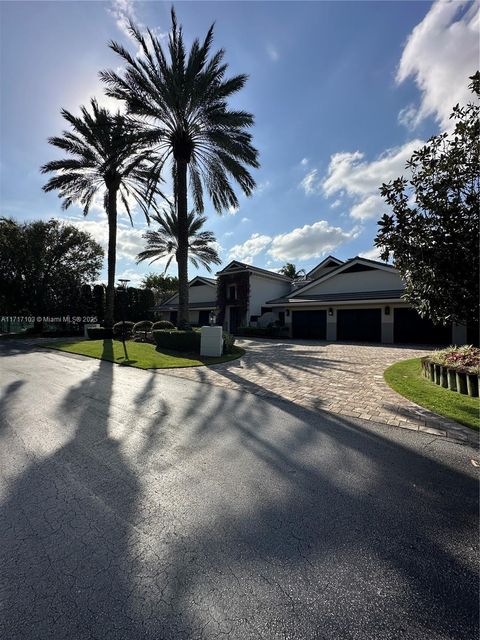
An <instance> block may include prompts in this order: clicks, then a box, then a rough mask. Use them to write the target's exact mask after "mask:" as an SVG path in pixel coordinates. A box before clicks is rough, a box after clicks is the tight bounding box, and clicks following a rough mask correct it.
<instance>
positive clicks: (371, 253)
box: [359, 247, 381, 260]
mask: <svg viewBox="0 0 480 640" xmlns="http://www.w3.org/2000/svg"><path fill="white" fill-rule="evenodd" d="M359 255H360V257H361V258H367V260H381V258H380V249H379V248H378V247H373V249H369V250H368V251H363V252H362V253H360V254H359Z"/></svg>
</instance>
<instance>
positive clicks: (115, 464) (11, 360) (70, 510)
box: [0, 344, 478, 640]
mask: <svg viewBox="0 0 480 640" xmlns="http://www.w3.org/2000/svg"><path fill="white" fill-rule="evenodd" d="M475 456H476V452H475V451H474V450H473V449H471V448H469V447H468V446H463V445H457V444H455V443H452V442H446V441H444V440H442V439H438V438H433V437H432V436H426V435H422V434H418V433H413V432H412V433H410V432H407V431H405V430H401V429H395V428H391V427H382V426H376V425H372V424H371V423H362V421H360V420H345V419H341V418H340V417H338V416H331V415H328V414H324V415H322V414H319V413H312V412H309V411H306V410H302V409H299V408H297V407H295V406H294V405H292V404H290V403H287V402H277V401H272V400H270V399H261V398H259V397H257V396H253V395H249V394H247V393H242V392H236V391H231V390H227V389H224V388H220V387H213V386H209V385H206V384H201V383H193V382H190V381H186V380H182V379H179V378H175V377H173V376H169V375H166V374H158V373H157V374H155V373H150V372H146V371H140V370H135V369H131V368H122V367H119V366H115V365H111V364H109V363H106V362H103V363H102V362H98V361H96V360H90V359H84V358H80V357H75V356H67V355H63V354H58V353H55V352H52V351H45V350H41V349H38V350H37V351H33V352H28V351H26V350H25V349H23V348H18V349H17V348H16V347H15V346H13V345H5V344H4V345H2V346H1V347H0V509H1V511H0V637H1V638H2V639H5V640H16V639H21V640H30V639H32V640H33V639H35V640H43V639H45V640H47V639H48V640H63V639H65V640H66V639H68V640H77V639H79V640H80V639H81V640H84V639H85V640H87V639H88V640H90V639H94V638H95V639H98V640H110V639H111V640H137V639H139V640H140V639H145V640H170V639H185V640H186V639H198V640H200V639H208V640H213V639H217V638H229V639H231V640H250V639H260V638H266V639H277V638H278V639H282V640H285V639H293V638H295V639H301V640H310V639H312V640H313V639H318V640H320V639H322V640H324V639H328V640H330V639H332V640H333V639H335V640H343V639H362V640H363V639H367V638H368V639H373V638H375V639H377V638H378V639H381V640H388V639H390V638H391V639H395V640H398V639H412V640H422V639H425V640H426V639H428V640H435V639H439V638H442V639H449V640H451V639H456V638H458V639H462V640H469V639H470V638H471V639H474V638H475V639H476V638H477V637H478V609H477V602H478V581H477V558H478V555H477V551H478V549H477V479H476V477H475V475H476V469H475V467H474V466H473V465H472V464H471V461H470V460H471V458H472V457H475Z"/></svg>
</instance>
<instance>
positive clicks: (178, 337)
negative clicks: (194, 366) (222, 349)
mask: <svg viewBox="0 0 480 640" xmlns="http://www.w3.org/2000/svg"><path fill="white" fill-rule="evenodd" d="M153 339H154V340H155V343H156V345H157V347H161V348H163V349H170V350H171V351H182V352H193V353H199V352H200V332H199V331H177V329H174V330H167V329H159V330H158V329H157V330H156V331H153Z"/></svg>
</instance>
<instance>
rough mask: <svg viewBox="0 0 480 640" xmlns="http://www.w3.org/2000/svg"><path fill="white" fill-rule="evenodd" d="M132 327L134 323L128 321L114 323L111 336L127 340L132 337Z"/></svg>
mask: <svg viewBox="0 0 480 640" xmlns="http://www.w3.org/2000/svg"><path fill="white" fill-rule="evenodd" d="M134 326H135V323H134V322H131V321H130V320H125V322H123V321H122V322H116V323H115V324H114V325H113V327H112V331H113V335H114V336H115V337H116V338H129V337H130V336H131V335H132V332H133V327H134Z"/></svg>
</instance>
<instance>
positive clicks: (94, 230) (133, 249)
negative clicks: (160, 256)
mask: <svg viewBox="0 0 480 640" xmlns="http://www.w3.org/2000/svg"><path fill="white" fill-rule="evenodd" d="M61 219H62V220H63V221H65V220H66V219H65V218H61ZM67 221H68V222H69V223H70V224H73V225H75V226H76V227H78V228H79V229H81V230H82V231H87V232H88V233H91V234H92V236H93V237H94V238H95V240H96V241H97V242H99V243H100V244H101V245H102V247H103V248H104V249H105V257H106V255H107V247H108V224H107V221H106V218H105V219H103V220H89V219H88V218H85V219H71V218H67ZM144 232H145V228H143V229H140V228H135V227H127V226H120V225H119V226H118V229H117V258H118V259H121V258H127V259H128V260H135V259H136V257H137V254H138V253H139V252H140V251H143V249H144V248H145V240H143V238H142V234H143V233H144ZM163 262H165V261H161V260H159V261H158V262H156V263H155V264H159V265H160V264H162V263H163Z"/></svg>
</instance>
